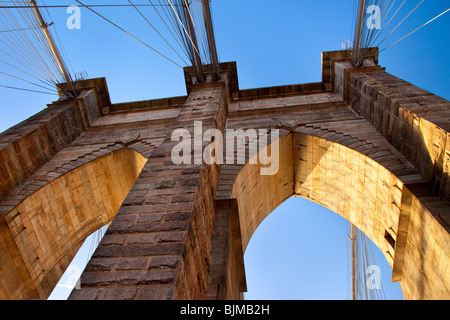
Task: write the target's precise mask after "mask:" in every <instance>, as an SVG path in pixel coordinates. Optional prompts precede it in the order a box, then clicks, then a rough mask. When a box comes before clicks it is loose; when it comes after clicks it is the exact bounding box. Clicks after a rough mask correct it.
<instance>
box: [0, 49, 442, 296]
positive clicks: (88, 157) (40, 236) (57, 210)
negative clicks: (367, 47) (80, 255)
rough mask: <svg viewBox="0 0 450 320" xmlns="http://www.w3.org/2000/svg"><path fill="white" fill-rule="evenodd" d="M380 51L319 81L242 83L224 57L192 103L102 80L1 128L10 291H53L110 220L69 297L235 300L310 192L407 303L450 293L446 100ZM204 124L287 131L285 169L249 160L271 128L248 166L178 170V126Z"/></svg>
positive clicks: (331, 56) (0, 275) (2, 225)
mask: <svg viewBox="0 0 450 320" xmlns="http://www.w3.org/2000/svg"><path fill="white" fill-rule="evenodd" d="M370 52H371V54H370V57H369V59H367V61H366V62H365V64H364V66H363V67H361V68H357V69H356V68H353V67H352V66H351V64H349V62H348V57H349V52H347V51H336V52H327V53H324V54H323V56H322V62H323V66H322V67H323V68H322V72H323V79H322V82H321V83H314V84H303V85H293V86H292V85H291V86H279V87H273V88H258V89H249V90H239V88H238V85H237V72H236V65H235V64H233V63H227V64H222V65H221V68H222V71H223V76H224V77H225V78H224V79H222V80H223V81H218V82H214V83H205V84H192V83H191V82H190V76H188V71H187V70H185V71H186V72H187V77H186V82H187V88H188V96H187V97H174V98H167V99H158V100H151V101H140V102H130V103H121V104H116V105H114V104H113V105H111V103H110V101H109V95H108V93H107V87H106V82H105V81H104V80H99V79H92V80H89V81H90V83H92V84H95V85H93V88H96V89H91V90H88V91H85V92H83V93H82V95H81V96H80V98H79V99H76V100H67V101H58V102H55V103H54V104H52V105H50V107H49V108H48V109H47V110H45V111H43V112H41V113H39V114H37V115H36V116H34V117H32V118H30V119H28V120H26V121H25V122H23V123H21V124H19V125H17V126H15V127H13V128H11V129H10V130H8V131H6V132H5V133H3V134H1V135H0V256H1V260H2V266H1V269H0V298H1V299H29V298H39V299H45V298H47V297H48V295H49V294H50V292H51V290H52V289H53V287H54V286H55V284H56V283H57V281H58V279H59V277H60V276H61V275H62V273H63V272H64V270H65V269H66V267H67V266H68V265H69V263H70V260H71V259H72V257H73V256H74V255H75V253H76V251H77V249H78V248H79V247H80V245H81V243H82V241H83V240H84V239H85V238H86V237H87V236H88V235H89V234H90V233H92V232H93V231H95V230H96V229H98V228H99V227H101V226H103V225H104V224H107V223H111V224H110V226H109V228H108V231H107V232H106V234H105V236H104V237H103V239H102V241H101V243H100V245H99V247H98V248H97V250H96V251H95V253H94V255H93V257H92V259H91V261H90V262H89V264H88V265H87V267H86V269H85V270H84V272H83V275H82V277H81V289H77V290H74V291H73V292H72V294H71V296H70V299H74V300H77V299H89V300H98V299H104V300H114V299H115V300H117V299H120V300H133V299H136V300H141V299H239V298H241V294H242V292H243V291H245V290H246V285H245V271H244V265H243V252H244V250H245V247H246V246H247V244H248V242H249V240H250V238H251V236H252V234H253V232H254V231H255V230H256V228H257V227H258V225H259V224H260V223H261V221H263V219H264V218H265V217H266V216H267V215H268V214H269V213H270V212H271V211H272V210H273V209H275V208H276V207H277V206H278V205H279V204H280V203H282V202H283V201H284V200H286V199H287V198H288V197H291V196H302V197H305V198H308V199H310V200H312V201H314V202H316V203H319V204H321V205H323V206H325V207H327V208H329V209H331V210H333V211H334V212H336V213H338V214H339V215H341V216H342V217H344V218H345V219H347V220H349V221H351V222H352V223H354V224H355V225H356V226H357V227H358V228H360V229H361V230H362V231H363V232H364V233H366V234H367V235H368V236H369V237H370V238H371V239H372V240H373V241H374V242H375V243H376V245H377V246H378V247H379V248H380V249H381V251H382V252H384V254H385V256H386V259H387V261H388V262H389V264H390V265H391V266H392V268H393V280H394V281H399V282H400V283H401V285H402V289H403V293H404V296H405V298H407V299H448V298H449V297H450V283H449V281H450V280H449V278H448V256H449V243H450V241H449V228H450V227H449V226H450V218H449V217H450V211H449V201H450V200H449V199H450V179H449V171H450V139H449V137H450V135H449V132H448V130H449V123H448V120H447V119H448V117H446V116H447V115H449V114H450V111H449V110H450V103H449V102H448V101H445V100H443V99H442V98H440V97H437V96H435V95H432V94H430V93H428V92H426V91H424V90H422V89H419V88H417V87H414V86H412V85H410V84H408V83H406V82H404V81H402V80H400V79H398V78H395V77H394V76H392V75H389V74H388V73H386V72H385V71H384V69H383V68H380V67H379V66H378V65H377V63H378V61H377V50H375V49H371V51H370ZM227 77H228V78H227ZM194 121H202V130H203V132H205V131H206V130H208V129H217V130H219V131H220V132H225V130H227V129H228V130H232V129H235V130H237V129H242V130H247V129H254V130H258V129H262V130H279V135H280V138H279V139H278V140H277V143H278V144H279V147H280V148H279V150H280V153H279V154H278V156H279V158H278V159H279V170H278V171H277V172H276V174H274V175H268V176H263V175H261V171H260V169H261V167H262V166H261V165H259V164H250V163H249V159H250V158H251V157H252V155H253V154H254V153H255V152H256V151H257V150H256V149H255V148H254V147H253V143H254V142H256V143H258V142H260V141H262V140H261V139H262V138H261V137H260V136H256V137H255V139H253V140H251V141H250V140H249V139H247V143H246V144H243V145H242V146H241V147H240V149H238V148H234V149H233V150H234V151H233V155H234V156H235V159H236V158H237V153H238V152H240V151H244V152H245V154H246V155H245V161H244V163H240V164H238V163H236V162H234V163H224V164H220V165H218V164H212V165H209V164H206V163H204V162H202V163H200V164H195V163H193V164H175V163H174V162H173V161H172V158H171V152H172V150H173V148H174V146H176V145H177V144H178V141H172V139H171V135H172V133H173V132H174V130H176V129H185V130H186V132H189V133H190V134H191V135H192V138H195V137H196V138H199V136H198V134H197V136H195V135H194V134H195V129H194ZM245 135H246V133H245V132H243V133H241V134H239V135H238V136H239V137H241V138H243V137H244V138H245ZM200 138H201V137H200ZM202 140H203V139H202ZM210 142H211V141H209V140H208V141H201V144H202V148H205V147H206V146H208V145H209V143H210ZM273 142H274V141H272V143H271V142H270V141H269V142H265V143H266V144H267V143H268V144H269V146H267V148H270V149H272V148H274V147H275V145H276V144H274V143H273ZM231 146H233V147H234V141H229V140H227V139H225V140H224V147H225V150H224V153H226V150H227V149H228V148H229V147H231ZM264 146H265V145H264ZM190 150H191V152H192V156H193V155H194V154H195V151H196V150H195V149H194V147H193V146H191V149H190ZM312 263H313V262H312Z"/></svg>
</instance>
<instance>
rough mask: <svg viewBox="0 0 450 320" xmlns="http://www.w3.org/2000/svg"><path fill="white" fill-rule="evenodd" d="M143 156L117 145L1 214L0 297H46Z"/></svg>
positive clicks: (114, 207) (122, 193)
mask: <svg viewBox="0 0 450 320" xmlns="http://www.w3.org/2000/svg"><path fill="white" fill-rule="evenodd" d="M146 161H147V159H146V158H144V157H143V156H142V155H141V154H139V153H138V152H136V151H133V150H132V149H129V148H121V149H118V150H116V151H113V152H110V153H108V154H106V155H103V156H100V157H98V158H95V159H93V160H91V161H89V162H87V163H84V164H82V165H80V166H78V167H76V168H74V169H73V170H71V171H68V172H66V173H65V174H63V175H60V176H59V177H57V178H55V179H52V180H51V181H49V182H48V183H47V184H46V185H44V186H42V187H41V188H39V189H38V190H35V191H34V192H32V193H31V194H27V196H26V198H25V199H23V200H22V201H20V203H17V204H16V205H14V206H13V208H12V209H11V210H9V212H7V213H6V214H2V217H1V220H0V258H1V264H0V265H1V267H0V298H2V299H29V298H38V299H45V298H47V297H48V296H49V295H50V293H51V292H52V290H53V288H54V287H55V285H56V284H57V282H58V281H59V279H60V277H61V276H62V274H63V273H64V271H65V269H66V268H67V266H68V265H69V264H70V262H71V260H72V259H73V257H74V256H75V254H76V252H77V251H78V249H79V248H80V246H81V244H82V243H83V241H84V240H85V239H86V238H87V237H88V236H89V235H90V234H91V233H92V232H94V231H95V230H97V229H99V228H100V227H102V226H103V225H105V224H107V223H109V222H110V221H111V220H112V219H113V218H114V216H115V214H116V213H117V211H118V209H119V208H120V205H121V204H122V202H123V200H124V199H125V197H126V195H127V194H128V192H129V190H130V189H131V187H132V185H133V184H134V182H135V180H136V179H137V177H138V175H139V173H140V171H141V170H142V168H143V166H144V164H145V162H146Z"/></svg>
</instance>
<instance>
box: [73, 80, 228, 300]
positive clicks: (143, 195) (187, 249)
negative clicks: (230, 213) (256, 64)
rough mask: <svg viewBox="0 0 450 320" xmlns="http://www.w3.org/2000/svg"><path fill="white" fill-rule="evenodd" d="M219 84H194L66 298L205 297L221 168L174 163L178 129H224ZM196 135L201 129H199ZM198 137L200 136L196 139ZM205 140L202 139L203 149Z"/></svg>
mask: <svg viewBox="0 0 450 320" xmlns="http://www.w3.org/2000/svg"><path fill="white" fill-rule="evenodd" d="M225 92H226V90H225V87H224V84H223V83H222V82H216V83H209V84H202V85H195V86H194V87H193V88H192V90H191V92H190V94H189V97H188V99H187V100H186V103H185V104H184V106H183V108H182V110H181V111H180V113H179V115H178V117H177V118H176V119H175V121H174V122H173V123H172V126H171V130H169V134H168V136H167V137H166V138H165V140H164V142H163V143H162V144H161V145H160V146H159V147H158V148H157V149H155V150H154V151H153V152H152V154H151V156H150V158H149V159H148V162H147V163H146V165H145V167H144V169H143V170H142V172H141V174H140V176H139V177H138V179H137V181H136V183H135V184H134V186H133V187H132V189H131V191H130V193H129V194H128V196H127V197H126V199H125V201H124V202H123V204H122V207H121V208H120V210H119V212H118V213H117V215H116V217H115V218H114V220H113V222H112V224H111V226H110V227H109V229H108V231H107V232H106V234H105V236H104V238H103V239H102V241H101V243H100V245H99V247H98V248H97V250H96V251H95V253H94V255H93V257H92V259H91V261H90V262H89V264H88V265H87V267H86V269H85V270H84V272H83V274H82V276H81V289H78V290H77V289H75V290H74V291H73V292H72V294H71V296H70V299H82V300H92V299H120V300H124V299H164V300H166V299H203V298H204V297H205V295H206V288H207V278H208V269H209V265H210V258H209V254H210V250H211V248H210V247H211V235H212V232H213V221H214V216H215V194H216V188H217V181H218V177H219V167H218V165H215V164H214V165H207V164H205V163H204V162H203V161H202V163H201V164H195V163H192V164H174V162H173V161H172V159H171V153H172V150H173V148H174V146H176V145H177V144H178V143H179V141H171V135H172V133H173V131H174V130H176V129H187V130H188V131H189V133H190V134H191V137H192V144H191V153H192V156H194V143H193V142H194V121H201V122H202V125H203V128H202V132H203V133H204V132H205V131H206V130H207V129H219V130H221V131H222V132H223V130H224V127H225V121H226V114H227V101H226V93H225ZM197 130H198V127H197ZM196 134H197V136H196V138H197V139H201V138H202V137H199V136H198V132H196ZM209 143H210V141H205V142H203V148H204V147H205V146H207V145H209Z"/></svg>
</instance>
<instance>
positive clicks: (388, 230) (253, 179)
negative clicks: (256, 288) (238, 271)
mask: <svg viewBox="0 0 450 320" xmlns="http://www.w3.org/2000/svg"><path fill="white" fill-rule="evenodd" d="M279 145H280V148H279V150H280V153H279V155H280V158H279V161H280V169H279V171H278V173H277V174H275V175H272V176H270V175H267V176H263V175H261V174H260V165H258V164H249V163H247V164H246V165H244V166H241V167H240V168H237V170H236V168H235V171H234V172H236V173H237V175H236V176H235V179H234V182H233V184H232V188H231V194H230V195H231V198H232V199H235V205H234V208H233V209H229V211H230V212H232V211H233V210H235V211H238V217H239V218H238V220H239V222H238V223H239V225H240V238H241V243H242V248H243V251H245V248H246V246H247V244H248V242H249V241H250V238H251V236H252V234H253V232H254V231H255V230H256V229H257V227H258V226H259V224H260V223H261V222H262V221H263V220H264V219H265V218H266V217H267V216H268V215H269V214H270V213H271V212H272V211H273V210H274V209H275V208H276V207H278V206H279V205H280V204H281V203H282V202H284V201H285V200H286V199H287V198H289V197H291V196H293V195H297V196H301V197H304V198H306V199H309V200H311V201H313V202H315V203H318V204H320V205H322V206H324V207H326V208H328V209H330V210H332V211H333V212H335V213H337V214H339V215H340V216H342V217H343V218H345V219H347V220H348V221H350V222H351V223H353V224H355V225H356V226H357V227H358V228H359V229H360V230H361V231H363V232H364V233H365V234H366V235H367V236H368V237H369V238H370V239H371V240H372V241H373V242H374V243H375V244H376V245H377V246H378V247H379V249H380V250H381V251H382V252H383V254H384V256H385V257H386V259H387V261H388V263H389V265H390V266H391V267H392V268H393V279H392V280H393V281H399V282H400V283H401V286H402V290H403V292H404V296H405V298H406V299H424V298H427V299H430V298H431V299H433V298H434V299H440V298H445V297H446V296H448V291H449V288H448V286H449V283H448V279H447V256H446V253H447V252H448V245H449V234H448V232H447V230H446V229H445V226H443V225H442V224H441V222H440V220H438V219H436V217H435V215H436V214H437V213H438V212H439V211H436V206H433V205H430V202H429V201H427V202H422V201H421V200H420V199H419V198H418V196H417V195H415V194H414V193H413V192H412V191H411V190H409V189H408V187H407V186H406V185H405V184H404V183H403V182H402V181H401V180H400V179H399V178H398V177H397V176H396V175H395V174H393V173H392V172H390V171H389V170H388V169H386V168H385V167H384V166H382V165H381V164H379V163H378V162H376V161H375V160H373V159H371V158H370V157H369V156H367V155H364V154H363V153H360V152H358V151H355V150H353V149H351V148H349V147H346V146H344V145H342V144H339V143H337V142H333V141H330V140H327V139H324V138H321V137H318V136H312V135H307V134H302V133H299V134H297V133H289V134H286V135H284V136H282V137H281V138H280V140H279ZM229 208H232V206H229ZM231 221H232V220H231ZM235 223H236V222H235ZM234 251H235V252H236V250H234ZM240 258H242V257H240ZM241 277H242V276H241ZM237 278H239V276H237ZM235 286H236V284H235Z"/></svg>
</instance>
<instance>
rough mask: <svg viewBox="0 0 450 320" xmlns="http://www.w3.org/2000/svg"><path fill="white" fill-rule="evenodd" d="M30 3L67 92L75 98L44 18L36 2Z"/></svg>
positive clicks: (68, 76)
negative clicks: (67, 87) (64, 82)
mask: <svg viewBox="0 0 450 320" xmlns="http://www.w3.org/2000/svg"><path fill="white" fill-rule="evenodd" d="M30 3H31V5H32V7H33V9H34V12H35V13H36V16H37V18H38V20H39V23H40V24H41V28H42V31H43V32H44V35H45V38H46V39H47V41H48V44H49V46H50V48H51V50H52V53H53V55H54V56H55V59H56V61H57V62H58V66H59V68H60V69H61V72H62V74H63V76H64V79H65V80H66V82H67V85H68V86H69V90H70V91H71V94H72V95H73V96H76V91H75V87H74V86H73V83H72V79H71V78H70V75H69V73H68V72H67V69H66V66H65V65H64V62H63V60H62V58H61V55H60V54H59V51H58V48H57V47H56V45H55V42H54V41H53V38H52V35H51V34H50V32H49V31H48V25H47V24H46V23H45V21H44V18H42V15H41V13H40V11H39V8H38V7H37V5H36V1H35V0H30Z"/></svg>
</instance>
